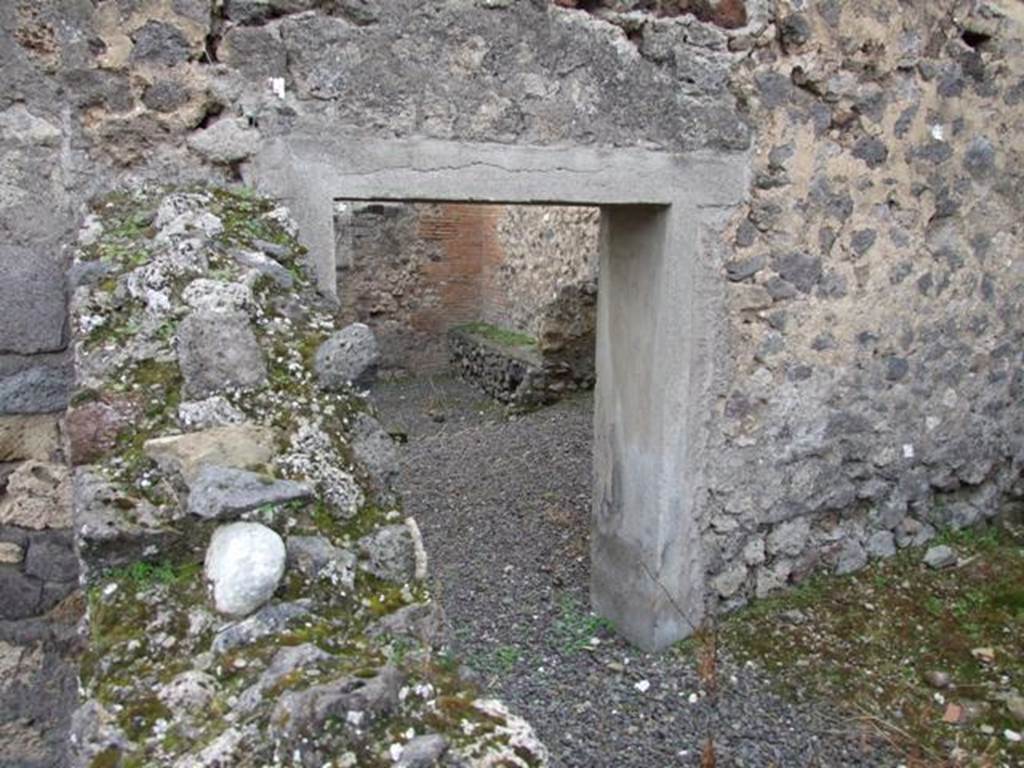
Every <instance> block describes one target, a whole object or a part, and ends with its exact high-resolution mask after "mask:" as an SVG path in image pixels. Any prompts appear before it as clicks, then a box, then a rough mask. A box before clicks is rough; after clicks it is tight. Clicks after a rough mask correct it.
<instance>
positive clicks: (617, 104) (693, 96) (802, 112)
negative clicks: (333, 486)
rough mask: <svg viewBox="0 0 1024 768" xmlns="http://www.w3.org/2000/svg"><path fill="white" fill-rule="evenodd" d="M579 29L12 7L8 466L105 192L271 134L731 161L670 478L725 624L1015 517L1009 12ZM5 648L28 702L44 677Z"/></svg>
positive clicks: (355, 16)
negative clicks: (798, 590)
mask: <svg viewBox="0 0 1024 768" xmlns="http://www.w3.org/2000/svg"><path fill="white" fill-rule="evenodd" d="M560 4H561V5H573V4H574V3H572V2H571V0H562V1H561V2H560ZM578 5H580V6H581V9H577V10H573V9H567V8H555V7H553V6H552V5H551V4H548V3H543V2H540V1H539V0H536V1H534V0H531V1H529V2H526V1H524V2H508V1H507V0H479V2H474V3H416V4H408V3H401V2H398V0H374V1H372V2H348V1H347V0H338V2H333V3H320V2H312V0H310V1H309V2H306V1H305V0H295V1H294V2H291V1H289V2H284V1H283V0H281V1H278V0H269V1H268V2H248V1H246V0H237V1H233V2H229V3H223V4H214V3H210V2H206V1H205V0H184V1H183V0H141V1H140V2H134V3H123V2H115V1H114V0H103V1H102V2H96V3H93V2H87V1H86V0H72V1H71V2H58V0H38V1H36V2H12V3H5V4H3V5H2V7H0V61H2V62H3V69H4V73H5V89H4V92H3V94H2V95H0V158H2V162H0V244H2V247H3V251H2V252H0V255H2V257H3V258H2V259H0V270H5V271H4V272H3V276H4V278H5V279H4V280H2V281H0V320H2V322H0V410H2V411H3V412H4V413H5V414H7V415H3V416H0V447H2V448H3V452H2V458H0V462H3V463H10V462H12V461H16V462H20V461H24V460H27V459H36V460H41V461H51V460H52V459H53V458H55V457H56V456H57V455H58V454H55V453H54V452H53V450H51V449H50V448H49V447H48V446H49V445H50V442H48V441H50V440H51V438H52V435H54V434H55V431H56V429H57V420H56V418H55V417H53V416H45V417H38V418H36V417H32V418H29V417H26V416H25V415H23V414H22V413H21V412H22V411H45V412H49V413H54V412H57V411H59V409H60V407H61V406H62V405H63V403H64V402H65V398H66V394H65V393H66V390H67V388H68V376H69V372H68V368H67V358H66V352H65V351H64V350H65V346H66V342H67V332H66V331H65V330H64V320H63V314H62V313H61V311H60V306H61V301H62V299H61V297H62V296H63V291H64V288H63V281H62V279H61V277H60V275H61V273H62V271H63V268H64V267H66V266H67V261H68V258H67V255H66V254H65V253H62V251H61V246H62V245H66V244H68V243H69V242H70V236H71V233H72V232H73V230H74V229H75V225H76V223H77V221H78V220H80V219H81V218H82V217H83V216H84V213H85V209H84V208H83V205H84V203H85V201H86V200H87V199H88V198H89V197H90V196H91V195H92V194H93V193H94V192H96V191H97V190H105V189H109V188H111V187H112V186H113V184H114V182H115V181H120V180H123V179H125V178H151V179H152V178H158V179H160V180H162V181H172V180H176V181H182V180H188V179H195V178H206V179H209V178H213V179H227V178H231V177H232V176H234V175H236V174H239V173H240V174H242V175H243V176H244V175H245V174H246V173H247V169H248V162H249V161H250V160H251V159H252V158H255V157H258V156H259V154H260V152H261V151H262V147H263V146H264V143H265V142H266V141H269V140H272V139H274V138H275V137H280V136H284V135H288V136H294V137H298V138H299V139H301V138H302V137H304V136H319V135H331V136H339V137H347V138H346V140H351V141H353V142H358V140H359V138H360V137H361V136H373V137H376V138H391V137H395V136H406V137H408V136H425V137H430V138H435V139H445V140H458V141H467V142H482V141H486V142H498V143H520V144H536V145H563V146H565V145H574V144H579V145H593V146H596V147H602V148H614V147H617V146H632V147H635V146H643V147H648V148H651V149H658V150H665V151H701V152H705V153H729V154H736V153H746V152H750V179H751V185H750V198H749V202H748V203H747V204H746V205H744V206H742V209H741V210H737V211H734V212H730V211H723V217H725V218H728V219H729V223H728V225H727V226H725V227H723V228H717V227H709V228H708V229H707V230H706V231H704V232H702V233H701V244H702V253H703V256H704V258H705V259H706V260H708V261H713V264H714V265H718V266H719V267H720V270H719V279H718V280H714V281H712V280H709V281H707V284H706V285H704V284H702V285H701V296H702V297H705V298H706V300H707V301H708V303H709V305H711V306H712V307H713V308H714V311H715V312H717V317H718V318H719V321H720V322H719V324H718V326H717V327H718V335H717V337H716V338H713V339H708V340H700V343H701V344H704V345H705V346H706V347H707V349H706V354H707V357H708V358H709V360H711V361H712V365H711V367H710V371H711V373H710V375H709V377H708V379H707V381H704V382H700V386H701V387H703V388H704V389H705V390H706V391H707V393H708V404H709V408H708V413H709V419H708V422H707V423H706V425H704V426H705V427H706V430H705V432H703V433H702V434H706V435H707V437H706V440H705V439H704V438H701V439H702V444H701V446H700V455H701V457H702V462H703V466H704V471H703V473H702V474H701V476H699V477H687V478H680V483H681V484H684V483H685V484H686V487H687V489H688V492H690V491H692V492H693V493H694V494H696V496H697V498H698V506H699V507H700V509H701V510H702V512H701V515H702V520H703V523H704V527H705V531H706V533H705V537H704V540H705V544H706V547H705V553H704V557H705V560H706V565H707V570H708V572H709V574H711V575H712V576H714V577H715V578H716V581H715V592H716V593H717V595H716V599H717V598H721V599H723V600H725V601H726V602H727V603H728V604H730V605H736V604H739V603H740V602H742V601H743V600H746V599H747V598H748V597H750V596H752V595H755V594H758V593H760V594H766V593H768V592H771V591H772V590H773V589H776V588H779V587H781V586H783V585H785V584H786V583H788V582H790V581H793V580H796V579H798V578H800V577H801V576H803V575H804V574H805V573H807V572H808V571H809V570H810V569H812V568H815V567H827V568H833V569H836V568H838V569H840V570H844V571H845V570H848V569H851V568H856V567H858V566H859V565H860V564H862V563H863V562H864V560H865V558H866V557H867V556H869V555H870V556H874V555H884V554H886V553H887V552H889V551H891V549H892V545H896V546H898V545H900V544H901V543H906V542H907V541H913V540H915V538H917V539H919V538H922V537H925V536H927V535H928V533H929V531H930V527H929V526H935V525H936V524H944V523H947V522H950V523H954V524H963V523H967V522H970V521H971V520H973V519H976V518H979V517H987V516H989V515H991V514H993V513H994V512H995V511H996V510H998V509H1000V508H1001V509H1004V510H1005V509H1012V508H1013V502H1014V500H1016V499H1019V497H1020V492H1021V489H1020V487H1019V485H1020V467H1021V461H1022V455H1024V447H1022V445H1021V438H1020V435H1021V434H1022V429H1021V426H1022V425H1021V418H1022V417H1021V409H1020V407H1019V405H1020V401H1021V387H1022V380H1024V372H1022V370H1024V361H1022V359H1021V356H1020V348H1021V335H1022V327H1021V321H1020V317H1021V301H1022V296H1021V290H1022V289H1021V286H1022V283H1024V281H1022V280H1021V275H1022V271H1024V268H1022V265H1021V263H1020V254H1021V252H1022V249H1021V247H1020V245H1021V244H1020V237H1021V233H1020V224H1019V218H1020V217H1019V211H1020V208H1021V203H1022V198H1021V179H1020V172H1019V168H1020V166H1021V163H1020V154H1021V149H1020V139H1019V136H1020V135H1021V127H1022V125H1021V124H1022V121H1024V115H1022V112H1024V106H1022V104H1024V97H1022V92H1024V91H1022V87H1021V83H1022V81H1024V72H1022V66H1024V64H1022V59H1021V57H1020V55H1019V50H1020V46H1021V42H1022V39H1024V34H1022V25H1024V19H1022V18H1021V12H1020V9H1019V6H1018V4H1016V3H1014V2H1011V0H987V1H982V0H971V1H967V0H964V1H962V2H959V1H952V2H949V3H943V4H941V5H937V4H935V3H933V2H925V0H912V1H911V2H899V1H897V0H876V2H872V3H859V2H852V0H851V1H849V2H844V1H843V0H820V2H816V3H814V4H809V3H802V2H795V1H794V2H786V1H785V0H777V1H776V2H769V1H768V0H747V2H745V3H744V2H740V0H729V2H725V1H724V0H723V1H722V2H716V3H707V4H701V5H699V6H698V5H694V4H682V5H680V4H676V5H677V6H678V8H679V9H683V10H685V9H692V10H694V11H698V12H700V14H701V16H703V19H704V20H699V19H697V18H695V17H694V16H692V15H686V14H684V15H678V16H663V15H656V14H651V13H648V12H646V10H645V9H647V8H649V6H650V5H651V4H650V3H644V2H641V3H631V2H624V3H613V2H611V0H609V2H600V3H578ZM663 5H664V4H658V7H661V6H663ZM600 6H604V7H603V8H602V7H600ZM582 8H588V9H590V10H589V11H587V10H582ZM701 9H704V10H701ZM620 11H626V12H624V13H622V12H620ZM326 202H329V201H325V203H326ZM295 213H296V215H297V216H309V217H314V216H315V215H319V213H318V212H317V211H309V212H304V211H296V212H295ZM324 215H329V214H326V213H325V214H324ZM320 255H322V254H317V253H313V254H310V259H311V260H312V261H317V257H318V256H320ZM320 277H321V279H322V280H323V278H324V275H320ZM329 278H330V276H328V280H327V281H325V282H330V279H329ZM323 284H324V283H322V285H323ZM28 297H31V300H28ZM685 311H689V310H688V308H685V307H680V312H685ZM40 401H42V402H40ZM11 411H15V414H14V415H13V416H11V415H10V412H11ZM39 445H43V446H44V449H43V450H37V449H36V448H35V447H34V446H39ZM8 469H9V468H8ZM8 469H5V470H4V471H5V472H7V471H8ZM55 535H56V534H55ZM11 565H12V564H10V563H8V564H6V566H7V567H10V566H11ZM26 567H27V566H26ZM15 572H16V573H18V574H19V578H20V575H21V573H22V572H21V571H20V570H19V569H18V568H14V569H13V570H7V571H5V573H15ZM5 578H10V577H9V576H5ZM5 597H6V594H5ZM24 626H28V625H24ZM32 626H36V625H34V624H33V625H32ZM22 630H23V625H21V624H17V625H7V624H4V625H3V632H5V633H6V634H5V635H4V637H5V638H7V639H4V640H3V642H5V643H9V644H10V643H14V644H15V645H17V643H20V642H21V640H15V639H13V638H15V637H17V638H22V639H24V638H25V634H24V632H23V631H22ZM44 634H45V633H44ZM41 636H42V635H40V637H41ZM25 642H26V645H24V646H20V645H19V646H17V648H18V649H17V650H16V651H15V652H12V653H9V654H6V655H5V656H4V658H5V659H6V658H15V659H20V660H23V661H24V662H25V663H24V665H23V667H19V668H18V669H19V670H21V671H24V675H25V676H27V677H22V678H17V679H28V678H31V677H32V675H34V674H35V672H34V671H33V670H38V669H39V668H40V667H39V664H38V663H37V660H38V659H39V658H40V656H39V655H38V654H39V653H44V654H45V653H49V652H50V651H49V648H50V647H51V646H46V649H45V650H41V649H43V646H42V645H40V644H39V643H41V642H42V641H41V640H40V641H39V642H37V641H36V640H26V641H25ZM12 647H13V646H12ZM47 658H49V657H47ZM17 663H21V662H17ZM47 663H48V662H47ZM43 666H44V667H45V666H46V665H45V664H44V665H43ZM18 674H21V672H19V673H18ZM13 677H17V675H15V676H12V678H13ZM0 711H2V712H4V717H8V715H7V713H8V712H9V711H10V710H8V709H7V708H6V707H2V708H0ZM30 720H31V722H32V723H39V722H41V721H40V720H38V719H32V718H28V719H24V720H23V722H25V723H27V722H29V721H30ZM11 722H13V720H11V719H8V720H5V721H4V722H3V723H0V728H3V729H4V730H3V733H4V735H5V736H6V734H8V733H9V732H10V729H11V728H12V727H13V726H11ZM33 727H38V726H33ZM30 731H31V728H29V731H28V732H29V735H30V736H31V733H30ZM24 732H25V731H24V730H23V733H24ZM37 742H38V740H36V741H32V739H31V738H29V740H28V741H26V742H24V743H33V744H35V743H37ZM40 755H41V756H40ZM18 759H19V760H22V762H24V763H25V764H33V762H32V760H35V763H34V764H40V765H42V764H57V762H56V760H55V759H54V758H53V757H52V756H51V755H50V754H49V753H46V751H45V749H44V750H43V751H42V752H40V753H39V755H37V756H36V757H34V758H33V757H29V756H26V757H24V758H22V757H19V758H18Z"/></svg>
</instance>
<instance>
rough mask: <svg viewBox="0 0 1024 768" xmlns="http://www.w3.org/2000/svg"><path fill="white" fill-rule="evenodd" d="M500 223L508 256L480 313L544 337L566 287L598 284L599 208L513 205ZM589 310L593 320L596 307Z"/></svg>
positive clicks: (492, 280) (490, 283)
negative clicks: (545, 329)
mask: <svg viewBox="0 0 1024 768" xmlns="http://www.w3.org/2000/svg"><path fill="white" fill-rule="evenodd" d="M497 229H498V231H497V239H498V242H499V244H500V246H501V250H502V253H503V258H502V259H501V261H500V263H498V264H496V265H494V266H495V269H494V274H493V276H491V277H490V278H489V279H488V280H487V281H486V286H487V287H488V288H489V290H488V295H486V296H485V301H484V306H483V313H482V314H481V317H480V319H481V320H482V321H484V322H485V323H491V324H492V325H499V326H502V327H504V328H511V329H513V330H516V331H521V332H523V333H527V334H529V335H531V336H534V337H537V338H540V337H541V335H542V331H543V327H544V325H545V318H548V325H550V323H551V320H550V318H552V317H553V316H554V315H555V314H556V313H557V309H555V308H554V307H553V305H558V304H559V303H560V295H561V292H562V290H563V288H565V287H566V286H582V285H589V286H592V287H593V288H594V289H595V290H596V285H597V269H598V261H599V253H600V243H599V236H600V211H598V209H596V208H585V207H570V206H529V205H515V206H508V207H506V208H505V211H504V215H502V217H501V218H500V219H499V220H498V225H497ZM492 297H493V298H492ZM577 309H580V308H579V307H577ZM562 314H565V315H567V314H568V313H565V312H563V313H562ZM590 316H591V317H590V319H589V322H590V324H591V325H592V324H593V319H592V317H593V312H591V313H590ZM580 321H581V322H583V323H586V322H588V319H587V318H585V317H583V318H580Z"/></svg>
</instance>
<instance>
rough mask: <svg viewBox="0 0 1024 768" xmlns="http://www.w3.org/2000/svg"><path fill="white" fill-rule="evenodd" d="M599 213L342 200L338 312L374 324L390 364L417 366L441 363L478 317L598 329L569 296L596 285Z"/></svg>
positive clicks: (527, 327) (504, 323)
mask: <svg viewBox="0 0 1024 768" xmlns="http://www.w3.org/2000/svg"><path fill="white" fill-rule="evenodd" d="M598 219H599V214H598V211H597V210H596V209H594V208H579V207H565V206H561V207H560V206H499V205H479V204H466V205H461V204H427V203H382V202H374V203H365V204H364V203H341V204H339V209H338V211H337V213H336V214H335V233H336V238H337V241H336V245H335V252H336V254H337V265H338V299H339V305H340V307H339V316H340V317H341V318H342V319H343V320H344V321H346V322H357V321H358V322H364V323H367V324H369V325H370V326H371V327H372V328H373V329H374V331H375V333H376V334H377V336H378V338H379V339H380V344H381V349H382V352H383V366H384V367H385V368H388V369H399V370H400V369H405V370H411V371H416V372H421V373H426V372H436V371H439V370H441V369H443V368H444V366H445V364H446V362H447V357H448V355H447V350H446V340H445V339H446V334H447V333H448V331H449V330H450V329H451V328H454V327H457V326H460V325H465V324H467V323H471V322H477V321H479V322H484V323H490V324H492V325H496V326H500V327H503V328H507V329H510V330H514V331H519V332H522V333H526V334H529V335H535V336H538V337H540V336H542V335H543V336H544V337H545V338H553V337H554V336H556V335H557V336H559V337H563V336H564V337H567V338H568V337H572V338H576V337H579V336H581V335H582V334H584V333H587V332H589V333H590V334H591V336H592V333H593V306H592V303H591V304H586V303H583V304H581V303H579V302H575V303H573V302H572V300H571V297H572V296H574V295H575V294H573V293H572V292H571V291H569V292H567V293H564V294H563V292H562V291H563V288H565V287H567V286H577V287H578V286H582V285H584V284H586V285H587V286H590V288H589V289H588V290H590V291H591V292H593V290H596V279H597V257H598ZM584 292H585V291H584ZM566 301H569V302H570V303H569V304H566ZM574 311H580V312H587V313H588V314H587V315H586V316H583V317H579V318H574V317H573V316H572V313H573V312H574ZM542 330H543V331H544V332H543V334H542ZM591 346H592V344H591ZM591 365H592V364H591Z"/></svg>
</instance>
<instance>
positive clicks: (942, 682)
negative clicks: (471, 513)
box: [922, 669, 952, 688]
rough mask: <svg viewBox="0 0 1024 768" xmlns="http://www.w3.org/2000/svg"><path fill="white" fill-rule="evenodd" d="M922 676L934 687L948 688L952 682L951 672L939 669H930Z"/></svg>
mask: <svg viewBox="0 0 1024 768" xmlns="http://www.w3.org/2000/svg"><path fill="white" fill-rule="evenodd" d="M922 677H923V678H924V681H925V682H926V683H928V685H930V686H931V687H932V688H948V687H949V684H950V682H952V681H951V680H950V677H949V674H948V673H946V672H942V671H940V670H937V669H929V670H928V671H927V672H925V673H924V674H923V675H922Z"/></svg>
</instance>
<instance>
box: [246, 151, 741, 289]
mask: <svg viewBox="0 0 1024 768" xmlns="http://www.w3.org/2000/svg"><path fill="white" fill-rule="evenodd" d="M746 165H747V163H746V156H745V155H726V154H721V153H713V152H692V153H687V154H671V153H666V152H656V151H649V150H643V149H633V148H624V149H620V148H593V147H582V148H581V147H534V146H526V147H522V146H514V145H505V144H483V143H466V142H450V141H438V140H433V139H419V140H392V141H389V140H381V139H366V138H358V137H349V136H346V137H324V136H314V135H308V134H304V133H301V132H299V133H293V134H290V135H289V136H287V137H282V138H278V139H275V140H273V141H271V142H268V144H267V145H266V146H265V147H264V148H263V149H262V150H261V151H260V153H259V154H258V155H257V156H256V157H255V158H253V160H252V161H251V162H250V163H248V164H247V165H246V166H245V167H244V169H243V172H244V176H245V179H246V181H248V182H250V183H253V184H254V185H255V186H257V187H258V188H259V189H261V190H263V191H265V192H268V193H270V194H273V195H275V196H277V197H280V198H282V199H284V200H286V201H287V202H288V203H289V205H290V207H291V208H292V212H293V214H294V215H295V216H296V218H297V219H298V222H299V224H300V226H301V229H302V237H303V240H304V244H305V245H306V246H307V248H309V250H310V253H311V258H312V260H313V263H314V264H315V265H316V269H317V277H318V279H319V281H320V288H321V291H323V292H324V293H325V294H327V295H334V293H335V286H334V279H335V278H334V263H333V259H334V252H333V243H334V233H333V225H332V221H331V218H330V216H329V215H325V212H327V211H328V209H329V207H330V206H331V205H332V201H333V200H339V199H344V200H403V201H415V200H429V201H434V202H443V201H447V202H488V203H502V202H503V203H519V204H530V203H551V204H581V205H602V206H607V205H664V206H667V205H676V204H683V205H686V206H687V207H691V208H692V207H697V208H699V207H715V206H728V205H734V204H736V203H737V202H739V200H740V198H741V196H742V194H743V190H744V189H745V178H746V177H745V174H746Z"/></svg>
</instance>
